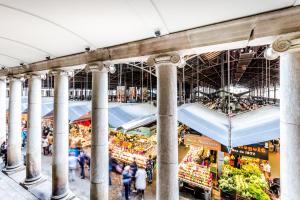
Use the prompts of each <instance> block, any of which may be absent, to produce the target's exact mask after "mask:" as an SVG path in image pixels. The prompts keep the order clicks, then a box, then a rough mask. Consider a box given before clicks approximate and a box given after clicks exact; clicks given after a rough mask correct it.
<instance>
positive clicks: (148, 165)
mask: <svg viewBox="0 0 300 200" xmlns="http://www.w3.org/2000/svg"><path fill="white" fill-rule="evenodd" d="M153 169H154V161H153V159H152V156H151V155H149V159H148V160H147V163H146V172H147V177H148V183H152V179H153Z"/></svg>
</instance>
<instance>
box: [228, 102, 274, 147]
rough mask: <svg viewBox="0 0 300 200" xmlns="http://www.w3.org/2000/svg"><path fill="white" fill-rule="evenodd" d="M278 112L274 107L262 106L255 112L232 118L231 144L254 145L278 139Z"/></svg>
mask: <svg viewBox="0 0 300 200" xmlns="http://www.w3.org/2000/svg"><path fill="white" fill-rule="evenodd" d="M279 112H280V110H279V107H275V106H264V107H261V108H259V109H257V110H253V111H250V112H246V113H243V114H239V115H236V116H234V117H233V118H232V135H231V144H232V146H233V147H236V146H240V145H248V144H256V143H259V142H265V141H268V140H273V139H278V138H279V137H280V113H279Z"/></svg>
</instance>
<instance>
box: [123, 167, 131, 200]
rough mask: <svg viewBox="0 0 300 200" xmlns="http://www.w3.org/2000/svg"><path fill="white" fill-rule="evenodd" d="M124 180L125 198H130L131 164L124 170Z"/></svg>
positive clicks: (127, 199)
mask: <svg viewBox="0 0 300 200" xmlns="http://www.w3.org/2000/svg"><path fill="white" fill-rule="evenodd" d="M122 180H123V185H124V189H125V199H126V200H129V194H130V183H131V174H130V166H128V165H127V166H126V167H125V168H124V170H123V172H122Z"/></svg>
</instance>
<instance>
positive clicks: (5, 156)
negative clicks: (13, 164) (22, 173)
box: [1, 141, 7, 167]
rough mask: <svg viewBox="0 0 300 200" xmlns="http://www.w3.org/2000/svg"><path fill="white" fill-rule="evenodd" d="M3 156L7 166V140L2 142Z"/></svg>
mask: <svg viewBox="0 0 300 200" xmlns="http://www.w3.org/2000/svg"><path fill="white" fill-rule="evenodd" d="M1 156H2V160H3V163H4V166H5V167H6V165H7V144H6V142H5V141H4V142H3V143H2V144H1Z"/></svg>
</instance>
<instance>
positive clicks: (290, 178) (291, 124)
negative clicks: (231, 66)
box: [280, 52, 300, 200]
mask: <svg viewBox="0 0 300 200" xmlns="http://www.w3.org/2000/svg"><path fill="white" fill-rule="evenodd" d="M280 96H281V98H280V181H281V184H280V186H281V199H282V200H297V199H299V197H300V158H299V153H300V52H295V53H286V54H284V55H282V56H281V57H280Z"/></svg>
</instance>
